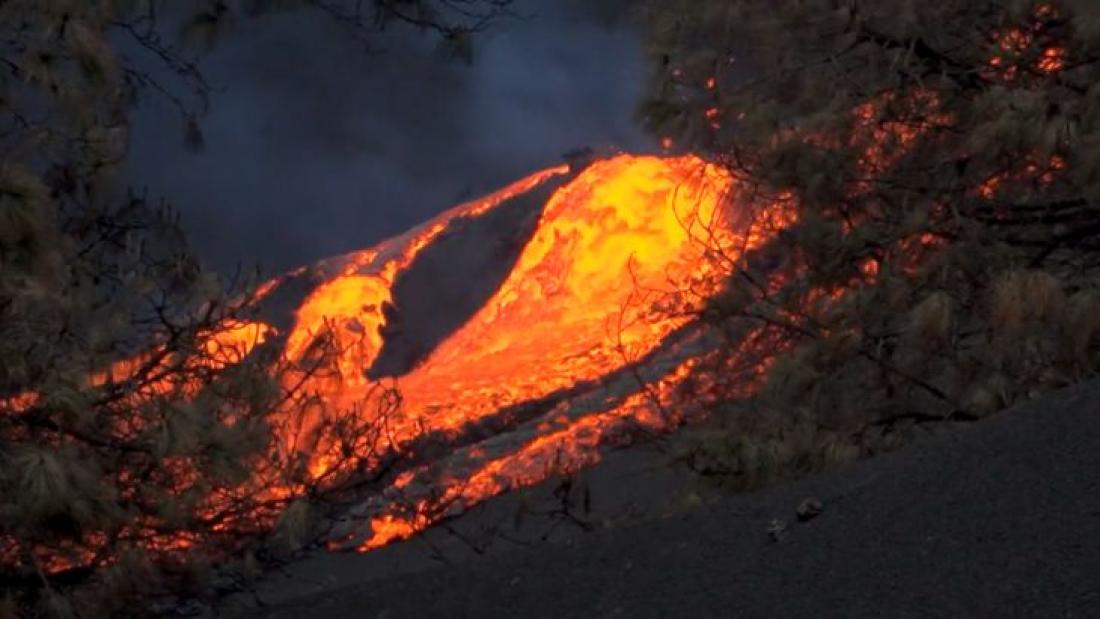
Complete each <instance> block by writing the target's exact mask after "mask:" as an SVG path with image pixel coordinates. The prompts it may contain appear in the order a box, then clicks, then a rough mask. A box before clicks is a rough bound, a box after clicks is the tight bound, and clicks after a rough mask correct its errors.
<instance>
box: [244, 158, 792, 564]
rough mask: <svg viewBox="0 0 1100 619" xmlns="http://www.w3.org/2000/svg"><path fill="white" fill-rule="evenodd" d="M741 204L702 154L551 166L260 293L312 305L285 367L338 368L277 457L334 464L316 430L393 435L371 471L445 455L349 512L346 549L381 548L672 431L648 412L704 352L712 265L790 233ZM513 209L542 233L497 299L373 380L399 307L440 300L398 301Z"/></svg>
mask: <svg viewBox="0 0 1100 619" xmlns="http://www.w3.org/2000/svg"><path fill="white" fill-rule="evenodd" d="M734 190H735V187H734V182H733V179H732V178H731V177H730V176H729V175H728V173H726V172H724V171H722V170H721V169H720V168H719V167H717V166H715V165H713V164H708V163H706V162H704V161H703V160H701V159H699V158H697V157H694V156H683V157H676V158H661V157H656V156H634V155H625V154H622V155H617V156H613V157H610V158H607V159H602V160H598V161H595V162H594V163H592V164H591V165H589V166H588V167H586V168H584V169H583V170H580V171H575V170H571V169H570V168H569V167H568V166H560V167H555V168H550V169H547V170H543V171H540V172H536V173H534V174H532V175H530V176H528V177H527V178H524V179H522V180H520V181H518V182H516V183H513V184H512V185H509V186H508V187H505V188H504V189H501V190H500V191H498V192H496V193H493V194H491V195H489V196H487V197H485V198H482V199H479V200H475V201H472V202H469V203H466V204H463V205H460V206H458V207H455V208H454V209H451V210H449V211H447V212H445V213H443V214H442V215H440V216H439V217H437V218H435V219H433V220H431V221H429V222H427V223H425V224H423V225H421V226H419V227H417V228H415V229H413V230H411V231H409V232H408V233H406V234H404V235H402V236H399V237H397V238H394V239H391V240H388V241H386V242H384V243H382V244H380V245H379V246H377V247H375V248H372V249H369V250H365V251H360V252H355V253H352V254H349V255H346V256H342V257H339V258H334V259H329V260H325V261H323V262H321V263H318V264H316V265H314V266H312V267H308V268H304V269H300V270H298V271H296V272H294V273H292V274H289V275H287V276H284V277H283V278H279V279H277V280H273V281H272V282H270V283H269V284H267V285H265V286H264V287H263V293H264V295H265V296H266V297H267V298H268V299H272V298H276V297H278V296H279V295H280V290H281V289H293V290H297V291H302V290H305V291H306V292H305V293H304V295H302V294H301V292H299V293H298V295H299V298H301V300H300V301H298V302H296V303H294V302H291V303H290V305H291V306H292V307H293V310H292V312H291V315H292V318H291V319H290V320H289V321H287V322H288V323H289V327H284V326H282V325H265V327H264V328H265V329H268V328H269V329H272V330H276V331H282V330H285V331H286V334H285V337H284V338H282V339H281V340H280V342H281V345H282V346H283V354H284V355H285V356H286V357H287V358H288V359H290V360H293V361H300V360H302V359H303V358H304V357H307V356H308V355H309V354H310V351H311V349H312V348H313V347H315V346H317V345H318V342H319V341H322V340H323V341H324V342H326V343H327V344H329V345H331V346H333V349H334V350H335V351H337V352H336V353H335V356H336V359H335V362H334V366H335V368H334V371H331V372H327V373H324V374H323V375H316V376H312V375H311V376H308V377H296V378H295V380H300V381H302V383H303V384H304V389H305V390H306V391H307V392H309V393H310V394H312V396H314V397H313V399H312V400H311V406H312V408H311V410H310V411H309V413H308V414H306V415H301V414H300V413H301V411H296V412H297V413H299V415H298V417H297V421H296V422H295V423H293V424H286V425H285V426H284V428H287V429H286V431H285V435H284V436H283V445H284V447H285V448H286V449H288V450H297V451H300V452H302V453H303V454H304V455H305V457H307V458H308V460H309V471H310V475H312V476H313V477H314V478H322V477H325V476H326V475H332V474H334V473H335V472H336V469H338V468H339V466H340V465H339V464H338V461H339V460H340V455H339V453H337V451H338V450H336V449H335V448H334V447H333V446H332V445H328V444H326V442H325V440H324V439H323V438H318V437H317V436H315V435H313V434H312V433H311V429H313V428H315V427H316V426H317V425H318V423H319V422H320V421H321V420H323V419H333V418H338V417H340V416H345V415H358V416H360V417H362V418H364V419H367V420H369V421H372V422H375V423H378V424H384V426H385V432H380V433H377V434H376V435H375V436H374V437H373V439H372V444H370V445H360V446H359V449H365V450H367V451H369V452H370V453H371V454H377V456H376V457H375V456H372V458H373V462H372V464H373V465H376V466H380V465H381V462H382V461H383V460H385V458H386V457H387V454H393V453H396V452H402V453H411V454H415V453H416V452H417V450H418V449H422V445H423V444H424V443H425V441H426V440H427V439H428V437H430V438H431V440H432V441H433V442H434V443H436V444H439V443H442V444H444V445H445V446H446V448H445V449H443V450H439V449H436V450H435V453H438V454H440V455H439V456H437V457H426V458H420V460H419V464H418V465H416V466H412V467H409V468H405V469H404V470H401V471H400V472H399V473H397V474H395V475H393V476H392V478H391V479H389V481H388V482H387V483H388V485H387V487H386V488H385V489H384V490H383V491H382V492H381V493H379V494H377V495H375V496H372V497H370V498H369V499H368V500H367V501H366V502H364V503H363V504H361V505H360V506H359V507H357V508H356V509H354V510H352V513H351V514H350V516H349V518H348V519H347V523H348V524H347V526H346V527H344V530H343V532H342V533H341V534H339V535H338V536H337V537H338V538H339V539H338V540H337V541H334V542H333V543H334V545H341V546H346V545H348V544H354V545H356V546H359V547H361V548H363V549H369V548H374V547H377V546H380V545H382V544H385V543H386V542H388V541H390V540H392V539H395V538H402V537H407V536H408V535H410V534H412V533H414V532H415V531H417V530H418V529H421V528H423V527H425V526H428V525H429V524H431V523H432V522H434V521H435V520H437V519H439V518H441V517H444V516H446V515H453V514H455V513H459V512H461V511H462V510H463V509H465V508H466V507H468V506H470V505H472V504H474V503H476V502H478V501H481V500H483V499H485V498H487V497H490V496H492V495H495V494H497V493H499V492H502V491H505V490H508V489H509V488H514V487H517V486H522V485H529V484H533V483H537V482H539V481H541V480H543V479H545V478H546V477H547V476H549V475H551V474H553V473H555V472H561V471H566V470H572V469H576V468H578V467H581V466H585V465H587V464H591V463H592V462H595V461H597V460H598V459H599V449H600V447H601V446H603V445H605V444H607V443H609V442H614V441H615V440H617V437H619V438H621V437H622V435H623V433H624V432H628V429H629V428H631V427H633V428H638V427H644V428H648V429H650V430H656V429H660V428H664V427H666V426H669V427H670V426H672V425H675V424H676V423H679V422H680V421H681V420H682V415H681V413H679V412H678V413H675V414H671V415H670V413H669V412H668V411H662V410H661V407H660V405H659V403H658V402H654V401H653V400H654V396H655V394H656V397H657V398H658V399H659V398H660V395H659V393H657V391H655V389H657V390H658V391H659V390H660V389H668V388H669V385H670V384H672V383H674V382H675V380H676V377H677V376H679V375H681V374H683V373H685V369H684V366H685V364H690V363H691V360H692V359H693V358H694V357H696V356H698V354H699V353H700V350H701V349H700V346H701V344H700V343H699V341H698V340H699V339H700V335H699V334H698V333H692V332H691V329H690V322H691V320H692V318H691V317H692V315H693V310H694V309H697V308H698V305H699V304H700V303H701V302H702V301H704V300H705V299H706V298H707V297H708V296H709V295H710V294H713V293H714V292H715V291H716V290H717V284H716V283H715V281H716V278H715V277H714V276H715V275H716V263H715V261H714V260H713V259H710V258H708V255H707V254H708V252H711V251H713V248H714V247H716V246H717V247H727V248H737V249H738V250H739V251H745V250H747V249H751V248H752V247H753V246H755V245H758V244H759V243H760V242H761V241H762V239H764V238H767V236H768V235H770V234H771V233H772V232H773V231H774V228H776V227H777V226H779V225H782V220H781V218H779V219H776V220H775V221H769V222H767V225H764V224H763V223H760V222H758V223H757V224H756V225H754V226H743V228H742V229H741V230H740V232H739V233H738V232H736V231H735V228H734V227H733V226H732V225H731V223H732V222H733V221H734V219H735V218H734V217H733V215H734V213H731V212H730V209H731V208H732V206H731V205H732V201H731V196H733V195H734ZM532 196H534V197H535V198H536V199H534V200H532V199H531V198H532ZM506 208H519V209H521V210H525V211H526V214H527V215H528V216H529V217H531V218H534V220H535V221H536V223H535V225H534V226H533V229H532V230H531V231H530V234H529V236H528V237H527V238H526V239H522V240H521V242H520V245H521V247H522V249H521V251H519V253H518V255H517V256H515V257H514V262H512V263H511V264H510V269H509V270H507V273H506V275H505V276H504V277H503V279H502V281H500V283H499V286H498V287H497V288H496V289H495V290H493V291H492V292H491V294H489V295H488V296H487V297H486V298H484V299H481V300H480V305H479V306H478V307H477V309H476V311H474V312H473V313H472V315H470V316H469V317H468V318H467V319H466V320H465V322H464V323H462V324H461V325H460V326H458V328H456V329H454V330H453V331H452V332H450V333H449V334H448V335H446V336H445V337H444V338H442V339H441V341H438V342H437V343H435V345H434V348H433V349H432V350H431V351H430V352H429V353H427V354H426V355H423V356H422V357H421V358H420V359H419V361H418V362H417V363H415V365H414V366H413V367H409V368H404V369H403V370H402V371H401V372H400V373H398V374H396V375H392V376H386V377H376V376H372V366H373V365H374V364H375V362H376V361H377V360H378V358H379V356H380V355H382V354H383V351H385V350H386V348H387V346H388V345H389V342H387V337H386V334H387V333H390V334H393V333H399V332H400V328H399V327H395V325H394V324H392V323H393V322H394V317H395V316H398V315H400V314H401V312H402V310H403V309H404V308H403V305H404V304H416V303H424V302H430V299H431V297H432V296H433V295H432V291H430V290H421V291H420V292H421V295H420V296H421V298H416V297H414V296H412V295H409V294H406V295H405V298H403V299H395V297H394V290H395V285H397V283H398V282H400V281H401V280H402V278H403V277H405V276H406V274H408V273H410V272H412V271H414V270H415V269H416V268H417V264H418V258H419V257H420V256H421V255H422V254H423V253H424V252H426V251H427V250H428V249H429V248H432V247H433V244H434V243H438V242H441V239H446V238H448V236H449V234H450V232H449V231H451V230H452V229H457V228H461V225H460V224H461V223H462V222H471V221H477V220H478V218H483V217H486V216H487V214H489V213H491V212H493V211H494V210H499V209H506ZM460 234H461V232H460ZM493 234H496V235H503V236H505V237H507V236H508V235H515V234H517V232H516V231H515V230H501V231H494V232H493ZM456 247H458V249H457V250H455V251H465V252H477V251H485V248H484V247H478V246H474V245H465V246H463V245H456ZM451 259H452V260H455V261H459V260H462V259H463V256H457V255H456V256H452V257H451ZM474 276H476V274H474ZM439 285H447V284H439ZM449 285H456V284H455V283H453V282H452V283H451V284H449ZM457 285H464V284H463V283H462V282H458V284H457ZM465 285H473V282H467V283H466V284H465ZM265 302H266V301H265ZM284 304H285V301H284ZM447 310H448V308H446V307H440V308H436V309H435V310H434V311H437V312H439V313H445V312H446V311H447ZM382 384H385V385H387V388H385V389H382V388H380V385H382ZM376 400H381V401H380V402H379V401H376ZM670 416H671V417H676V418H669V417H670Z"/></svg>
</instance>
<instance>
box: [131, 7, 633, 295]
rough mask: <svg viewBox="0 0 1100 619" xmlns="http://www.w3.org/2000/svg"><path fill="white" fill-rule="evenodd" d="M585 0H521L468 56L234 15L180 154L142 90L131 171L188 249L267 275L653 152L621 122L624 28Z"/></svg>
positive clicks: (627, 99) (163, 116)
mask: <svg viewBox="0 0 1100 619" xmlns="http://www.w3.org/2000/svg"><path fill="white" fill-rule="evenodd" d="M597 4H598V3H593V2H586V1H585V0H524V1H523V2H521V5H520V7H519V8H520V10H521V11H522V12H523V13H525V14H528V15H530V18H529V19H525V20H515V21H513V20H509V21H506V22H502V23H500V24H498V25H497V26H496V27H495V29H494V30H493V31H491V32H487V33H485V34H484V35H483V36H482V38H481V39H479V40H477V48H476V57H475V62H474V64H473V65H472V66H466V65H464V64H461V63H459V62H455V61H453V60H447V59H444V58H441V57H440V56H439V55H438V54H435V53H433V51H434V46H435V43H434V40H433V39H431V37H427V36H420V35H419V34H417V33H415V32H410V31H408V30H405V29H398V31H397V32H391V33H388V34H386V35H385V37H384V38H381V39H379V45H380V46H381V47H382V48H384V50H385V51H384V53H383V54H381V55H373V56H372V55H368V54H365V53H364V52H363V50H362V48H361V46H359V44H357V43H356V42H355V41H354V40H352V39H351V37H350V36H348V35H347V34H346V33H345V32H343V31H341V30H340V29H339V28H338V27H336V26H335V25H333V24H332V23H330V22H328V21H327V20H325V19H323V18H308V17H303V15H302V14H300V13H298V14H289V15H278V16H270V17H265V18H262V19H259V20H255V21H251V22H245V23H242V24H240V25H239V26H238V30H237V31H236V32H235V33H234V34H233V36H229V37H225V38H224V40H223V41H222V42H221V43H220V44H219V46H218V47H217V48H216V49H215V50H214V51H213V52H212V53H210V54H209V55H208V56H207V57H206V58H205V59H204V60H203V63H202V66H203V68H204V71H205V73H206V75H207V76H208V78H209V79H210V81H211V82H212V83H213V85H214V86H215V87H216V88H218V89H220V91H219V92H218V93H217V94H216V95H215V97H214V98H213V100H212V108H211V111H210V113H209V114H208V116H207V117H206V118H205V121H204V123H203V127H204V133H205V140H206V147H205V149H204V150H203V151H202V152H200V153H194V152H191V151H189V150H187V149H186V148H185V147H184V145H183V142H182V139H181V135H182V130H181V123H180V121H179V117H178V115H177V114H176V112H175V111H174V109H173V108H171V107H169V106H168V105H167V104H166V103H165V102H163V101H161V100H159V99H156V98H151V97H149V98H146V100H145V101H144V102H143V103H142V105H141V106H140V107H139V109H138V110H137V112H136V113H135V117H134V125H133V128H134V131H133V134H132V135H133V142H132V149H131V158H130V163H129V168H128V171H127V180H128V181H129V182H130V183H131V184H133V185H135V186H137V187H139V188H140V187H147V188H148V190H149V192H150V194H151V195H163V196H165V197H166V198H168V199H169V200H170V202H171V203H172V204H173V205H174V206H176V207H177V208H178V209H179V210H180V211H181V214H182V218H183V224H184V226H185V228H186V229H187V231H188V232H189V235H190V237H191V239H192V243H193V245H194V246H195V248H196V250H197V252H198V254H199V256H200V257H201V258H202V259H203V260H204V261H205V262H207V264H208V265H210V266H213V267H215V268H218V269H221V270H229V269H231V268H233V267H234V266H235V265H236V264H238V263H241V264H243V265H244V266H246V267H247V266H252V265H255V264H259V265H261V266H262V267H263V269H264V271H265V272H266V273H269V274H271V273H275V272H279V271H282V270H285V269H288V268H292V267H294V266H297V265H299V264H303V263H307V262H311V261H313V260H315V259H317V258H321V257H325V256H329V255H333V254H338V253H341V252H344V251H348V250H352V249H357V248H362V247H368V246H370V245H373V244H374V243H376V242H378V241H379V240H382V239H384V238H386V237H388V236H391V235H393V234H397V233H399V232H401V231H403V230H405V229H407V228H409V227H411V226H413V225H415V224H417V223H419V222H420V221H423V220H425V219H427V218H429V217H431V216H432V215H434V214H435V213H437V212H439V211H441V210H443V209H445V208H447V207H449V206H451V205H453V204H454V203H456V202H457V201H460V200H461V199H465V198H469V197H474V196H476V195H478V194H481V193H484V192H486V191H488V190H491V189H493V188H495V187H497V186H500V185H503V184H505V183H507V182H509V181H511V180H513V179H515V178H517V177H519V176H521V175H523V174H525V173H527V172H529V171H531V170H534V169H537V168H542V167H545V166H548V165H554V164H556V163H558V162H559V161H560V158H559V157H560V155H561V154H562V153H564V152H565V151H567V150H570V149H572V148H575V147H578V146H593V147H602V146H614V147H618V148H622V149H624V150H648V149H651V148H652V147H653V143H652V141H651V140H650V138H648V137H646V136H645V135H644V134H642V132H641V131H640V130H639V129H638V128H637V126H636V125H635V123H634V122H633V109H634V106H635V103H636V101H637V99H638V97H639V96H640V94H641V89H642V88H643V85H644V80H645V67H644V58H643V56H642V51H641V43H640V40H639V37H638V36H637V35H636V33H635V32H633V31H632V30H630V29H629V28H628V27H626V26H624V25H622V24H619V25H613V24H611V23H610V22H609V21H608V20H607V19H606V15H600V14H598V13H599V12H600V11H598V10H597V9H595V8H593V7H594V6H596V5H597Z"/></svg>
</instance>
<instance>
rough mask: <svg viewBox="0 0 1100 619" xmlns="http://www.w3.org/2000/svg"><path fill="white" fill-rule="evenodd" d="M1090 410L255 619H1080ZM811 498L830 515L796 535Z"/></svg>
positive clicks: (989, 430) (1097, 403)
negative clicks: (776, 525) (799, 512)
mask: <svg viewBox="0 0 1100 619" xmlns="http://www.w3.org/2000/svg"><path fill="white" fill-rule="evenodd" d="M1098 411H1100V382H1097V381H1094V382H1091V383H1087V384H1085V385H1083V386H1079V387H1074V388H1070V389H1067V390H1063V391H1060V392H1057V393H1055V394H1052V395H1050V396H1047V397H1045V398H1043V399H1040V400H1037V401H1034V402H1031V403H1029V404H1027V405H1024V406H1019V407H1017V408H1016V409H1015V410H1012V411H1009V412H1007V413H1005V414H1004V415H1000V416H997V417H995V418H993V419H989V420H987V421H983V422H980V423H977V424H974V425H973V426H971V427H969V428H966V429H964V430H962V431H960V432H957V433H954V434H950V435H947V436H942V437H938V438H935V439H929V440H926V441H923V442H918V443H917V444H914V445H911V446H910V447H908V448H906V449H903V450H901V451H898V452H896V453H893V454H890V455H886V456H883V457H879V458H875V459H871V460H867V461H863V462H861V463H859V464H857V465H855V466H852V467H849V468H847V469H844V470H839V471H834V472H832V473H829V474H825V475H820V476H817V477H814V478H811V479H807V480H803V481H799V482H796V483H790V484H785V485H781V486H779V487H775V488H771V489H768V490H765V491H762V492H758V493H752V494H747V495H743V496H733V497H727V498H724V499H722V500H719V501H717V502H714V503H711V504H708V505H706V506H704V507H700V508H697V509H695V510H692V511H690V512H688V513H685V514H681V515H677V516H673V517H669V518H664V519H657V520H653V521H649V522H644V523H641V524H636V525H633V526H623V527H611V528H605V529H600V530H597V531H594V532H592V533H588V534H584V535H581V536H579V537H576V538H574V540H573V541H574V543H571V544H556V545H555V544H546V545H542V546H536V547H533V548H530V549H526V550H520V551H514V552H503V553H487V554H486V556H482V557H475V558H468V559H465V560H464V561H462V562H461V563H456V564H454V565H451V566H444V567H435V568H431V569H422V570H419V571H415V570H414V571H412V572H411V573H405V574H401V575H395V576H389V577H386V576H385V572H386V570H385V569H384V567H383V566H380V565H377V564H376V565H375V568H374V570H373V572H374V574H375V576H373V577H371V576H370V575H369V574H367V573H366V572H364V574H365V576H364V578H363V580H362V581H361V582H359V584H356V585H354V586H348V587H344V588H338V589H332V590H326V591H321V592H319V593H314V594H312V595H307V596H304V597H301V598H298V599H290V600H287V601H283V602H280V603H279V604H277V605H275V606H271V607H269V608H267V609H265V610H264V611H262V612H259V613H256V612H255V611H253V614H251V615H248V616H253V617H286V618H289V617H373V616H377V617H424V616H438V617H461V616H476V617H485V616H555V617H592V616H632V617H639V616H641V617H667V616H704V617H705V616H748V617H754V616H820V615H821V614H822V613H837V614H843V615H845V616H964V615H965V616H976V615H981V616H1040V615H1041V616H1064V617H1073V616H1086V615H1088V614H1089V613H1090V612H1092V611H1094V610H1095V608H1096V605H1097V604H1098V603H1100V590H1098V589H1097V587H1096V586H1095V584H1096V581H1095V575H1096V574H1097V573H1100V450H1098V449H1097V446H1098V445H1100V415H1098V414H1097V413H1098ZM638 487H639V488H642V487H644V484H639V486H638ZM807 497H815V498H818V499H820V500H821V501H822V502H823V504H824V509H823V511H822V513H821V514H820V515H819V516H817V517H816V518H813V519H811V520H809V521H807V522H804V523H799V522H798V521H797V518H796V517H795V510H796V507H797V506H798V505H799V503H800V502H801V501H803V500H804V499H806V498H807ZM773 519H780V520H782V521H783V523H784V526H785V527H786V532H785V533H784V534H781V535H780V536H779V537H780V538H781V539H779V540H778V541H776V540H775V539H773V536H772V535H769V533H768V530H769V527H770V526H771V523H772V521H773ZM370 554H371V553H368V555H366V556H361V557H357V558H356V559H357V560H359V561H368V560H369V557H370ZM343 569H349V570H354V569H355V563H354V562H348V563H346V564H345V565H344V567H343ZM345 578H346V577H345ZM283 593H284V595H286V594H287V593H289V591H287V590H286V589H285V584H284V591H283Z"/></svg>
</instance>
